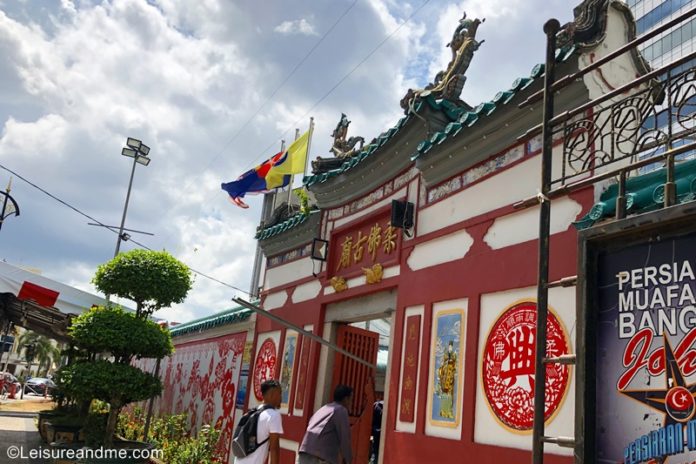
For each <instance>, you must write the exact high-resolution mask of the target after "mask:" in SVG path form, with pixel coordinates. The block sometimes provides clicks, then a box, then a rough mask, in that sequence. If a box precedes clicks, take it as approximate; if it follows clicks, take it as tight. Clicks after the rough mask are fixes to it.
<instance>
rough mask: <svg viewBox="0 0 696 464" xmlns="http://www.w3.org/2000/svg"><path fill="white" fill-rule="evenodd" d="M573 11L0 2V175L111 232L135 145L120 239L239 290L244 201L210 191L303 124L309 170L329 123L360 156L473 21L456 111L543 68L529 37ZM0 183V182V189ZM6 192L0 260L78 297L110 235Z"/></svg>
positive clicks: (180, 311) (272, 2)
mask: <svg viewBox="0 0 696 464" xmlns="http://www.w3.org/2000/svg"><path fill="white" fill-rule="evenodd" d="M576 3H577V2H569V1H568V0H465V1H458V2H457V1H446V0H261V1H251V0H238V1H232V0H178V1H177V0H113V1H97V0H91V1H90V0H0V56H2V59H1V60H0V164H1V165H2V166H4V167H6V168H8V169H11V170H13V171H15V172H17V173H18V174H20V175H22V176H24V177H26V178H27V179H28V180H30V181H32V182H34V183H35V184H36V185H38V186H40V187H42V188H44V189H46V190H48V191H49V192H51V193H52V194H54V195H56V196H58V197H59V198H61V199H63V200H65V201H66V202H68V203H70V204H72V205H73V206H75V207H77V208H79V209H80V210H82V211H84V212H86V213H88V214H89V215H91V216H92V217H94V218H96V219H98V220H99V221H101V222H103V223H105V224H119V222H120V218H121V213H122V210H123V204H124V200H125V195H126V188H127V184H128V178H129V175H130V169H131V164H130V162H129V159H127V158H124V157H123V156H121V155H120V152H121V148H122V147H123V145H124V143H125V140H126V137H128V136H130V137H136V138H139V139H141V140H143V142H144V143H146V144H148V145H149V146H150V147H151V152H150V157H151V158H152V162H151V164H150V165H149V166H148V167H147V168H145V167H143V166H138V168H137V170H136V174H135V181H134V186H133V192H132V196H131V202H130V206H129V210H128V219H127V222H126V227H129V228H132V229H138V230H146V231H149V232H152V233H154V234H155V235H154V236H153V237H148V236H138V237H137V239H138V240H139V241H141V242H142V243H144V244H145V245H147V246H149V247H151V248H154V249H166V250H167V251H169V252H171V253H172V254H174V255H175V256H176V257H178V258H179V259H181V260H182V261H184V262H185V263H187V264H188V265H190V266H191V267H193V268H194V269H197V270H200V271H203V272H205V273H207V274H209V275H212V276H214V277H216V278H218V279H220V280H222V281H224V282H227V283H229V284H231V285H234V286H237V287H240V288H241V289H243V290H247V289H248V288H249V282H250V274H251V268H252V263H253V255H254V251H255V241H254V238H253V236H254V231H255V227H256V224H257V223H258V220H259V215H260V198H259V197H249V198H248V200H249V201H248V203H249V204H250V206H251V207H250V209H248V210H241V209H239V208H237V207H235V206H233V205H232V204H230V203H229V202H228V201H227V200H226V194H225V193H224V192H223V191H222V190H221V189H220V183H221V182H227V181H230V180H234V179H235V178H236V177H237V176H238V175H239V174H241V173H242V172H243V171H245V170H247V169H249V168H251V167H253V166H254V165H255V164H258V163H259V162H261V161H263V160H264V159H265V158H267V157H268V156H270V155H272V154H273V153H275V151H277V149H278V147H279V146H280V140H281V139H282V138H286V139H288V140H290V139H291V138H292V136H293V134H294V128H295V127H299V128H301V129H303V130H304V129H306V127H307V125H308V120H309V116H314V118H315V121H316V130H315V136H314V139H313V142H312V150H311V156H312V157H315V156H318V155H324V156H326V154H327V153H328V149H329V148H330V144H331V138H330V133H331V130H332V129H333V127H334V126H335V124H336V122H337V121H338V118H339V117H340V114H341V113H342V112H343V113H346V114H347V115H348V116H349V118H350V119H351V120H352V121H353V123H352V125H351V127H350V134H351V135H363V136H364V137H365V138H366V139H367V140H370V139H371V138H372V137H374V136H376V135H378V134H379V133H380V132H381V131H382V130H384V129H387V128H389V127H391V126H392V125H393V124H394V123H395V122H396V121H397V120H398V118H399V117H400V116H401V109H400V108H399V100H400V99H401V98H402V97H403V95H404V93H405V91H406V89H408V88H409V87H422V86H424V85H425V84H427V83H428V82H429V81H430V80H432V78H433V76H434V75H435V74H436V73H437V71H439V70H440V69H442V68H443V67H444V66H445V65H446V63H447V62H448V60H449V50H448V49H447V48H446V47H445V44H447V43H448V42H449V40H450V38H451V35H452V32H453V31H454V28H455V27H456V24H457V21H458V20H459V18H460V17H461V15H462V12H463V11H466V12H467V14H468V16H469V17H470V18H471V17H479V18H485V19H486V22H485V23H484V24H483V25H482V26H481V27H480V28H479V37H480V38H481V39H485V43H484V44H483V46H482V47H481V49H480V50H479V51H478V52H477V54H476V56H475V58H474V60H473V63H472V65H471V67H470V68H469V71H468V73H467V76H468V79H467V83H466V86H465V88H464V91H463V94H462V97H463V99H464V100H465V101H467V102H468V103H470V104H472V105H476V104H478V103H480V102H481V101H484V100H489V99H491V98H492V97H493V96H494V95H495V94H496V92H498V91H499V90H502V89H507V88H508V87H509V86H510V84H511V83H512V81H513V80H514V79H515V78H516V77H518V76H526V75H528V74H529V72H530V70H531V68H532V67H533V65H535V64H536V63H538V62H541V61H543V56H544V34H543V32H542V25H543V23H544V22H545V20H546V19H548V18H550V17H556V18H558V19H559V20H560V21H561V23H562V24H563V23H565V22H567V21H569V20H570V19H571V18H572V8H573V6H575V4H576ZM387 38H388V39H387ZM385 39H387V40H385ZM380 44H381V45H380ZM378 47H379V48H378ZM375 49H376V51H375ZM310 51H311V53H310ZM308 53H309V55H308ZM366 58H367V59H366ZM358 65H359V66H358ZM356 67H357V68H356ZM281 84H282V85H281ZM332 89H333V90H332ZM9 177H10V174H9V173H8V172H7V171H5V170H1V169H0V186H2V187H4V186H5V184H6V183H7V181H8V180H9ZM12 194H13V196H14V197H15V198H16V200H17V201H18V203H19V205H20V208H21V216H19V217H17V218H11V219H8V220H7V221H6V223H5V225H4V227H3V228H2V231H0V259H5V260H6V261H7V262H9V263H12V264H16V265H20V266H25V267H31V268H36V269H40V270H41V272H42V273H43V274H44V275H45V276H47V277H50V278H53V279H56V280H59V281H62V282H65V283H68V284H71V285H74V286H76V287H78V288H81V289H84V290H89V291H94V288H93V287H92V285H91V283H90V280H91V278H92V275H93V273H94V270H95V267H96V266H97V265H98V264H100V263H102V262H104V261H107V260H108V259H109V258H111V257H112V256H113V252H114V247H115V242H116V235H115V234H113V233H111V232H109V231H108V230H105V229H102V228H99V227H92V226H89V225H87V222H90V221H89V220H87V219H86V218H84V217H82V216H80V215H78V214H77V213H75V212H74V211H71V210H70V209H68V208H67V207H65V206H63V205H61V204H60V203H58V202H56V201H55V200H53V199H51V198H49V197H47V196H46V195H45V194H43V193H41V192H40V191H39V190H37V189H35V188H34V187H32V186H31V185H29V184H27V183H25V182H23V181H21V180H19V179H16V178H15V179H14V181H13V189H12ZM133 246H134V245H133V244H132V243H131V242H126V243H124V244H123V247H122V248H123V249H126V250H127V249H130V248H131V247H133ZM236 295H239V296H244V294H243V293H242V292H236V291H235V290H233V289H231V288H228V287H225V286H223V285H220V284H219V283H216V282H212V281H210V280H207V279H205V278H203V277H201V276H197V277H196V279H195V284H194V288H193V290H192V291H191V293H190V294H189V297H188V299H187V301H186V302H185V303H184V304H181V305H178V306H176V307H174V308H169V309H165V310H162V311H160V312H159V313H158V314H157V315H158V316H160V317H164V318H168V319H170V320H176V321H179V322H183V321H187V320H191V319H193V318H197V317H202V316H205V315H207V314H211V313H213V312H215V311H220V310H222V309H225V308H227V307H230V305H231V302H230V299H231V298H232V297H234V296H236Z"/></svg>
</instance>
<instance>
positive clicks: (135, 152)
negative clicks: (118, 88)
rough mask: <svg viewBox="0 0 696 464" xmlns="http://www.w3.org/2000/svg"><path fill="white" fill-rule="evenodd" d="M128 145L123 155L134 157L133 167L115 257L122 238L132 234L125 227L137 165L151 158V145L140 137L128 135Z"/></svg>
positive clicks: (146, 162)
mask: <svg viewBox="0 0 696 464" xmlns="http://www.w3.org/2000/svg"><path fill="white" fill-rule="evenodd" d="M126 145H127V147H124V148H123V150H121V154H122V155H123V156H127V157H129V158H133V169H131V175H130V181H129V182H128V193H127V194H126V204H125V205H124V207H123V216H122V217H121V226H120V227H119V229H118V237H117V238H116V251H114V258H115V257H116V256H118V252H119V251H120V249H121V240H128V239H129V238H130V236H129V235H128V234H126V233H124V232H123V228H124V226H125V225H126V213H127V212H128V202H129V201H130V194H131V188H132V187H133V176H134V175H135V165H136V164H142V165H143V166H147V165H148V164H150V158H148V154H149V153H150V147H148V146H147V145H145V144H144V143H143V142H141V141H140V140H138V139H134V138H131V137H128V140H127V141H126Z"/></svg>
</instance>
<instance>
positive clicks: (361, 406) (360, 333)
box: [331, 325, 379, 464]
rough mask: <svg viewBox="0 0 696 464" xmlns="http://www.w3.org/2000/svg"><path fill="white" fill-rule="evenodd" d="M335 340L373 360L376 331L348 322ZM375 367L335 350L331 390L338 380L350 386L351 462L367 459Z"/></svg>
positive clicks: (340, 345) (375, 350) (341, 345)
mask: <svg viewBox="0 0 696 464" xmlns="http://www.w3.org/2000/svg"><path fill="white" fill-rule="evenodd" d="M336 344H337V345H338V346H339V347H341V348H343V349H344V350H346V351H348V352H349V353H352V354H354V355H355V356H357V357H359V358H361V359H364V360H365V361H368V362H370V363H372V364H376V363H377V350H378V349H379V334H378V333H375V332H370V331H369V330H364V329H358V328H356V327H351V326H349V325H341V326H339V327H338V332H337V340H336ZM374 378H375V370H374V369H372V368H370V367H368V366H366V365H364V364H362V363H359V362H357V361H355V360H354V359H350V358H348V357H346V356H343V355H342V354H340V353H336V358H335V361H334V368H333V381H332V385H331V391H332V392H333V389H334V388H336V386H337V385H339V384H344V385H348V386H349V387H352V388H353V391H354V394H353V403H352V404H351V405H350V408H349V410H348V413H349V414H350V423H351V435H352V441H353V462H354V463H355V464H367V462H368V461H369V459H370V434H371V428H372V405H373V404H374V402H375V392H374Z"/></svg>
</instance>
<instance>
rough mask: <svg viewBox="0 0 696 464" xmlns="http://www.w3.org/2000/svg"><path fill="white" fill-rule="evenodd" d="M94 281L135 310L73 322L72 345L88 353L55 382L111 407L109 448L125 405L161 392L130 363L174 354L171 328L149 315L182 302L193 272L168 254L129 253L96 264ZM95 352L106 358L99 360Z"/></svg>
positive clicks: (99, 312)
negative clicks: (149, 317) (152, 319)
mask: <svg viewBox="0 0 696 464" xmlns="http://www.w3.org/2000/svg"><path fill="white" fill-rule="evenodd" d="M93 282H94V284H95V285H96V287H97V288H98V289H99V290H100V291H102V292H104V293H106V294H109V295H117V296H119V297H123V298H128V299H130V300H132V301H134V302H135V303H136V305H137V311H136V313H135V314H133V313H130V312H126V311H124V310H123V309H121V308H119V307H107V308H104V307H97V308H93V309H91V310H90V311H88V312H86V313H83V314H81V315H80V316H78V317H77V318H75V319H73V321H72V324H71V326H70V330H69V333H70V336H71V338H72V342H73V344H74V345H75V347H76V348H78V349H79V350H82V351H84V352H87V353H90V355H89V357H88V358H86V359H82V360H81V361H78V362H76V363H74V364H72V365H69V366H66V367H64V368H63V369H61V371H60V375H59V381H60V386H61V388H62V389H63V390H64V391H65V394H66V395H70V396H72V397H73V398H75V399H77V400H78V401H91V400H92V399H98V400H102V401H104V402H106V403H108V404H109V406H110V408H109V417H108V420H107V426H106V435H105V439H104V443H105V444H106V445H107V446H112V445H113V436H114V430H115V429H116V424H117V420H118V414H119V412H120V410H121V409H122V408H123V406H125V405H127V404H128V403H131V402H134V401H143V400H146V399H148V398H152V397H154V396H157V395H159V394H160V393H161V392H162V384H161V382H160V379H159V377H156V376H154V375H152V374H149V373H146V372H143V371H142V370H140V369H138V368H137V367H134V366H132V365H131V363H132V361H133V359H135V358H155V359H158V360H159V359H162V358H164V357H165V356H168V355H170V354H171V353H172V352H173V351H174V347H173V345H172V339H171V334H170V333H169V330H168V329H165V328H162V327H160V326H159V324H157V323H155V322H153V321H151V320H149V319H148V316H149V315H150V314H152V313H153V312H154V311H157V310H158V309H160V308H164V307H167V306H170V305H171V304H173V303H181V302H182V301H184V299H185V298H186V295H187V294H188V291H189V290H190V289H191V284H192V282H191V271H190V270H189V268H188V267H187V266H186V265H185V264H183V263H182V262H180V261H178V260H177V259H175V258H174V257H172V256H171V255H170V254H169V253H167V252H164V251H147V250H132V251H129V252H127V253H122V254H120V255H118V256H116V257H115V258H114V259H112V260H111V261H109V262H108V263H105V264H102V265H101V266H99V268H98V269H97V272H96V274H95V276H94V279H93ZM99 354H104V355H106V356H107V357H109V358H110V360H105V359H101V360H97V359H96V358H97V355H99Z"/></svg>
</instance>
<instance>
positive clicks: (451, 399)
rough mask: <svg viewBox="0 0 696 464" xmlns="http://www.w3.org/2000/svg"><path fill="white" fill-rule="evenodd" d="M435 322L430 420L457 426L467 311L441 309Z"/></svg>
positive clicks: (438, 423)
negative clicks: (465, 313) (465, 314)
mask: <svg viewBox="0 0 696 464" xmlns="http://www.w3.org/2000/svg"><path fill="white" fill-rule="evenodd" d="M433 324H434V337H433V340H432V347H431V353H432V355H431V356H432V361H431V363H432V366H433V367H434V369H431V379H430V385H429V389H428V394H429V396H430V398H429V404H430V408H429V411H428V420H429V421H430V423H431V424H433V425H438V426H441V427H457V426H459V423H460V421H461V399H462V358H463V356H462V355H463V345H462V341H463V339H464V336H463V333H464V325H465V324H466V321H465V318H464V311H463V310H461V309H451V310H444V311H439V312H437V313H436V315H435V317H434V320H433Z"/></svg>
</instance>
